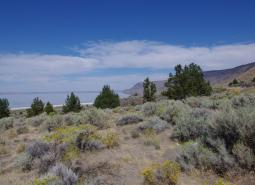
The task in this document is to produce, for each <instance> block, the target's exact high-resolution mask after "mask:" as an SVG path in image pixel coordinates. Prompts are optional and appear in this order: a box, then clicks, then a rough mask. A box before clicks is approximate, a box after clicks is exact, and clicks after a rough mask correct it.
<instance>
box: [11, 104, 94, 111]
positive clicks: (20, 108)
mask: <svg viewBox="0 0 255 185" xmlns="http://www.w3.org/2000/svg"><path fill="white" fill-rule="evenodd" d="M63 105H64V104H59V105H53V107H54V108H57V107H62V106H63ZM81 105H93V102H87V103H81ZM29 108H30V107H11V108H10V110H11V111H13V110H26V109H29Z"/></svg>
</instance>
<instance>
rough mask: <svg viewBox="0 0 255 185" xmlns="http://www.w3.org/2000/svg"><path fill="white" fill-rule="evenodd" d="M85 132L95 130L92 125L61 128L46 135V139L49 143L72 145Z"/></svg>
mask: <svg viewBox="0 0 255 185" xmlns="http://www.w3.org/2000/svg"><path fill="white" fill-rule="evenodd" d="M84 130H95V128H94V127H93V126H91V125H81V126H66V127H60V128H57V129H56V130H55V131H54V132H53V133H51V134H49V135H46V136H45V138H44V139H45V140H46V141H47V142H56V143H72V142H75V139H76V137H77V135H79V133H80V132H83V131H84Z"/></svg>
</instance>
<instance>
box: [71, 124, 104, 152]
mask: <svg viewBox="0 0 255 185" xmlns="http://www.w3.org/2000/svg"><path fill="white" fill-rule="evenodd" d="M101 139H102V138H101V137H100V136H99V135H98V134H97V133H96V130H95V129H93V128H90V129H86V130H83V131H82V132H80V134H79V135H78V136H77V138H76V146H77V147H78V148H79V149H80V150H81V151H83V152H84V151H91V150H99V149H103V148H105V145H104V144H103V143H102V141H101Z"/></svg>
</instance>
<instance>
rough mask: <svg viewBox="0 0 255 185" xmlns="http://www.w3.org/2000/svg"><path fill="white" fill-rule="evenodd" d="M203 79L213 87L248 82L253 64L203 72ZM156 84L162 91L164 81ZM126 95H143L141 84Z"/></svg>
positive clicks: (254, 65)
mask: <svg viewBox="0 0 255 185" xmlns="http://www.w3.org/2000/svg"><path fill="white" fill-rule="evenodd" d="M204 77H205V79H206V80H208V81H209V82H210V83H211V84H212V85H213V86H217V85H222V86H226V85H227V84H228V83H229V82H231V81H232V80H233V79H234V78H236V79H238V80H242V81H250V80H252V79H253V78H254V77H255V62H251V63H248V64H244V65H240V66H236V67H233V68H228V69H220V70H211V71H205V72H204ZM153 82H154V83H155V84H156V87H157V91H158V92H161V91H163V90H164V88H165V86H164V84H165V82H166V80H157V81H153ZM123 92H124V93H126V94H131V95H132V94H139V95H142V94H143V82H138V83H136V84H135V85H134V86H133V87H131V88H129V89H125V90H124V91H123Z"/></svg>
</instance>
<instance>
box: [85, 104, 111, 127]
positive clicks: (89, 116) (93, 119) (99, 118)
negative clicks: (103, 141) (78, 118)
mask: <svg viewBox="0 0 255 185" xmlns="http://www.w3.org/2000/svg"><path fill="white" fill-rule="evenodd" d="M82 116H83V118H82V119H83V123H85V124H91V125H94V126H96V127H98V128H108V127H109V125H108V122H107V121H108V119H109V114H108V115H107V114H106V113H105V112H104V111H103V110H101V109H95V108H93V109H89V110H87V111H85V112H84V113H83V115H82Z"/></svg>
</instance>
